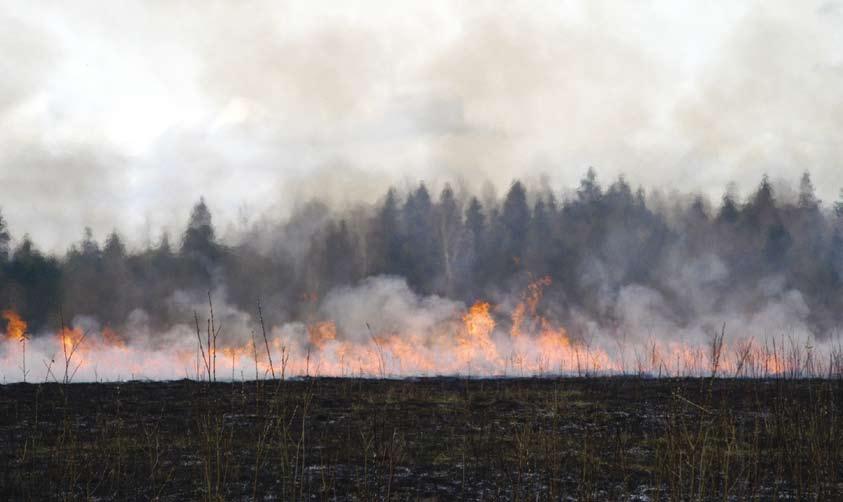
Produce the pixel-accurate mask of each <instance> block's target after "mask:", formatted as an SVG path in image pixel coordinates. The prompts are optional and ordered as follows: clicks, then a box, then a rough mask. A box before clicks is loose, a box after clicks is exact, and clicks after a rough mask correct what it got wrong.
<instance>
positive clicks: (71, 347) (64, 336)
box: [58, 327, 85, 354]
mask: <svg viewBox="0 0 843 502" xmlns="http://www.w3.org/2000/svg"><path fill="white" fill-rule="evenodd" d="M58 338H59V343H60V344H61V345H62V349H63V350H64V351H65V353H67V354H71V353H73V352H74V351H76V350H77V349H78V348H79V347H81V346H82V342H83V341H84V340H85V333H84V332H83V331H82V328H78V327H77V328H70V327H65V328H63V329H61V330H60V331H59V333H58Z"/></svg>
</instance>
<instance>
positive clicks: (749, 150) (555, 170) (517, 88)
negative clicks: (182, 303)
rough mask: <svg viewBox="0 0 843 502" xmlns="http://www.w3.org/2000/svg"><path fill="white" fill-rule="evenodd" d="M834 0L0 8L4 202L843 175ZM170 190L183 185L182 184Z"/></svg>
mask: <svg viewBox="0 0 843 502" xmlns="http://www.w3.org/2000/svg"><path fill="white" fill-rule="evenodd" d="M842 28H843V9H841V6H840V4H839V3H837V2H834V1H820V2H808V3H804V2H800V3H799V4H796V3H794V2H763V3H760V2H722V3H718V4H717V5H716V6H714V7H710V6H708V5H706V6H702V5H699V4H698V3H696V2H647V3H639V4H630V5H621V6H619V5H617V3H615V2H570V3H560V2H506V3H497V2H488V3H486V2H481V3H477V2H473V3H471V4H455V3H453V2H424V3H417V4H415V5H409V6H408V5H402V6H396V5H393V4H392V3H390V2H368V3H367V4H366V6H364V7H360V6H351V5H347V4H345V3H332V2H324V3H319V4H317V5H314V4H313V3H312V2H283V3H280V4H279V3H278V2H262V1H254V2H249V4H248V7H245V6H240V5H237V6H235V5H230V4H226V3H222V2H213V3H210V4H209V3H207V2H192V1H178V2H166V3H160V2H123V3H121V5H120V6H119V7H118V6H116V5H114V6H106V7H103V6H102V5H101V3H100V2H81V3H77V4H76V5H74V7H73V8H72V9H71V8H69V7H65V6H61V5H59V4H54V3H46V2H43V3H42V2H12V3H9V4H5V5H4V6H3V7H2V8H0V33H2V35H0V47H1V48H2V49H3V54H4V55H5V56H6V57H4V58H3V62H2V63H0V65H2V66H0V69H2V70H3V75H5V77H4V79H3V82H2V83H0V206H2V209H3V212H4V215H5V217H6V219H7V220H8V221H9V223H10V224H11V225H12V226H13V227H14V228H15V229H16V233H15V236H16V238H20V237H21V236H22V235H23V234H25V233H27V234H29V235H30V236H31V237H32V239H33V240H34V242H36V243H37V244H38V245H39V246H40V247H41V248H42V249H45V250H47V251H50V252H55V253H63V252H64V251H65V250H66V249H67V247H68V246H69V245H70V244H71V243H73V242H75V241H77V240H78V238H79V236H80V235H81V234H82V231H83V229H84V228H85V227H86V226H88V227H91V229H92V231H93V234H94V236H95V237H96V238H98V239H99V240H103V239H104V238H105V236H106V235H107V234H108V233H109V232H110V231H111V230H112V229H114V228H118V229H119V230H120V231H121V233H122V234H123V235H124V238H125V239H126V240H127V242H128V244H129V245H130V247H133V248H140V247H143V246H145V245H147V244H148V243H149V242H154V241H156V240H158V239H159V238H160V229H162V228H169V229H170V230H171V231H174V232H175V231H178V227H179V225H180V224H181V223H182V221H183V220H184V219H186V218H187V216H188V214H189V211H190V207H191V205H192V204H193V203H194V202H195V201H196V200H197V199H198V198H199V196H201V195H205V196H206V197H208V198H209V200H212V201H213V202H214V207H215V216H216V222H217V225H218V227H219V229H220V234H221V235H222V236H223V237H227V236H228V233H229V232H228V230H229V228H231V229H237V228H239V227H242V226H243V221H244V220H248V222H249V223H252V222H253V221H254V220H257V219H260V218H262V217H264V215H266V214H268V215H269V217H271V218H274V219H278V218H282V217H283V218H286V217H289V215H290V213H291V211H292V209H293V208H294V207H296V206H297V205H300V204H304V203H306V202H307V201H308V200H309V199H310V198H313V197H316V198H319V199H321V200H323V201H325V202H326V203H328V204H330V205H331V206H332V207H339V208H344V207H347V206H349V205H353V204H354V203H356V202H359V201H364V202H367V203H372V202H374V201H375V200H376V198H377V197H379V196H380V195H381V194H382V193H383V192H384V191H385V190H386V188H387V187H388V186H390V185H396V186H399V187H404V188H406V186H411V185H413V184H414V183H416V182H417V181H418V180H419V179H423V180H425V181H427V182H428V184H429V185H430V186H431V187H432V188H433V187H436V188H440V187H441V186H442V185H443V184H444V183H445V182H450V183H452V185H454V186H458V185H459V186H465V187H466V188H467V189H469V190H471V191H472V192H474V193H479V192H481V190H482V187H483V185H484V183H486V182H490V183H492V184H493V185H494V186H495V187H496V189H497V191H498V193H503V192H504V191H505V190H506V189H507V187H508V184H509V182H510V181H511V180H512V179H513V178H520V179H522V180H524V181H528V182H531V181H532V182H535V183H540V182H541V180H542V177H543V176H544V177H546V178H547V181H548V182H549V183H550V184H551V185H552V186H555V187H563V186H567V187H573V186H575V185H576V183H577V180H578V179H579V177H580V176H581V174H582V172H584V171H585V169H586V168H587V167H588V166H590V165H594V166H598V167H599V168H600V172H601V174H602V175H603V176H605V177H606V179H614V178H616V177H617V175H619V174H621V173H623V174H625V175H626V176H627V179H628V180H629V181H630V182H631V183H633V184H635V185H638V184H641V185H643V186H647V187H654V188H658V187H661V188H665V187H671V188H676V189H679V190H680V191H682V192H696V191H700V192H703V193H705V194H706V195H708V196H709V197H711V198H717V197H719V195H720V194H721V193H722V191H723V190H724V189H725V187H726V186H727V185H728V184H729V183H731V182H734V183H735V187H736V190H737V191H738V192H739V193H740V194H741V195H743V196H746V195H747V194H749V193H750V192H751V191H752V190H754V188H755V186H756V185H757V183H758V180H759V179H760V177H761V176H762V175H763V174H765V173H766V174H768V175H769V176H770V178H771V179H772V180H773V181H774V182H777V181H778V180H793V179H795V178H797V177H798V176H799V174H800V173H801V172H802V171H804V170H809V171H811V173H812V175H813V179H814V182H815V184H816V189H817V193H818V197H819V198H820V199H822V200H826V201H832V200H834V199H835V198H836V196H837V189H838V187H839V186H841V185H843V178H841V176H843V175H841V172H843V170H841V169H840V165H839V159H840V158H841V156H842V155H841V154H843V152H842V151H841V148H843V147H841V142H840V141H839V131H840V130H841V126H843V124H841V121H842V120H843V118H841V117H843V113H841V106H843V101H841V94H840V92H839V89H840V88H841V84H843V57H841V54H842V53H843V52H841V47H843V40H841V37H843V35H841V33H843V29H842ZM174 195H177V196H174Z"/></svg>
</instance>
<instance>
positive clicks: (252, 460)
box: [0, 377, 843, 500]
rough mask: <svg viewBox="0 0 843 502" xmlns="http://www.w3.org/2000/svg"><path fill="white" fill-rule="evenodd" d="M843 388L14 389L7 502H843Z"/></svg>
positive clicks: (1, 446) (4, 459)
mask: <svg viewBox="0 0 843 502" xmlns="http://www.w3.org/2000/svg"><path fill="white" fill-rule="evenodd" d="M841 398H843V383H841V382H840V381H820V380H728V379H717V380H710V379H679V380H674V379H646V378H633V377H622V378H621V377H618V378H559V379H549V378H546V379H487V380H477V379H471V380H467V379H460V378H425V379H412V380H360V379H321V378H320V379H307V380H296V381H286V382H270V381H264V382H238V383H214V384H211V385H208V384H206V383H199V382H192V381H176V382H128V383H92V384H82V383H79V384H69V385H60V384H13V385H5V386H0V499H3V500H43V499H90V500H149V499H156V498H157V499H160V500H253V499H261V500H304V499H313V500H454V499H463V500H500V499H507V500H516V499H517V500H560V499H561V500H745V499H749V498H755V499H757V500H776V499H805V500H841V499H843V418H841V415H843V414H842V413H841V410H840V404H841Z"/></svg>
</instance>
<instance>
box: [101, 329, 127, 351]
mask: <svg viewBox="0 0 843 502" xmlns="http://www.w3.org/2000/svg"><path fill="white" fill-rule="evenodd" d="M102 341H103V343H104V344H105V345H106V346H109V347H115V348H118V349H125V348H126V342H124V341H123V339H122V338H120V336H119V335H118V334H117V333H115V332H114V330H112V329H111V328H109V327H108V326H106V327H105V328H103V330H102Z"/></svg>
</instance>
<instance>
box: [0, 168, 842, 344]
mask: <svg viewBox="0 0 843 502" xmlns="http://www.w3.org/2000/svg"><path fill="white" fill-rule="evenodd" d="M209 202H210V201H209ZM209 202H206V201H205V200H204V199H201V200H199V201H198V202H197V203H196V204H195V206H194V207H193V210H192V212H191V214H190V216H189V219H188V221H187V222H186V223H185V224H184V225H183V227H182V228H183V229H184V230H183V232H182V233H181V235H179V236H178V237H177V238H171V237H170V236H169V235H168V234H166V233H165V234H163V236H162V238H161V239H160V241H159V242H156V243H154V244H152V245H149V246H147V247H143V248H139V249H129V248H128V247H127V244H126V239H125V238H124V237H123V236H121V234H120V231H119V229H116V230H114V231H113V232H112V233H111V234H110V235H108V237H107V238H106V239H105V241H104V242H103V243H100V242H97V240H95V239H94V238H93V236H92V232H91V230H90V229H86V230H85V232H84V235H83V236H82V238H81V240H80V241H79V242H77V243H75V244H73V245H72V246H70V248H69V249H68V250H67V251H66V253H65V254H64V255H63V256H56V255H51V254H46V253H43V252H41V251H39V250H38V249H37V247H36V246H35V244H33V242H32V241H31V240H30V239H29V237H28V236H26V235H23V236H21V237H19V238H18V239H15V240H14V241H13V240H12V238H11V237H12V234H13V232H14V231H15V229H12V228H8V226H7V225H6V223H5V222H4V221H3V219H2V215H0V306H2V307H3V308H10V309H14V310H16V311H17V312H19V313H20V314H21V315H22V316H23V317H24V318H25V319H27V321H28V322H29V325H30V331H31V332H32V333H34V334H35V335H37V334H39V333H41V332H45V331H48V330H51V329H53V330H54V329H56V328H57V327H58V325H59V323H63V322H66V321H67V320H69V319H72V318H73V317H74V316H77V315H85V316H91V317H94V318H96V319H98V320H99V322H101V323H102V325H104V326H110V327H112V328H114V329H117V330H119V329H120V328H121V327H122V326H123V325H124V324H125V323H126V322H127V320H128V319H129V318H130V317H131V316H132V315H133V313H134V314H135V315H136V314H137V312H143V313H144V316H145V319H147V320H148V322H149V324H150V325H151V326H152V327H153V328H156V327H157V328H160V329H165V328H166V327H167V326H169V325H171V324H172V323H175V322H185V321H187V320H185V319H178V318H175V317H177V316H178V315H179V314H178V312H176V311H175V310H174V309H173V306H172V303H173V302H172V298H173V296H174V294H176V293H177V292H178V291H199V292H207V291H209V290H212V289H214V290H216V289H219V288H222V289H223V290H224V291H225V296H226V299H227V301H228V302H230V303H231V304H232V305H234V306H236V307H237V308H239V309H241V310H243V311H246V312H251V311H253V310H254V307H255V305H256V303H257V302H258V301H261V302H262V303H263V304H264V305H267V306H270V307H271V308H267V309H266V311H267V316H268V317H269V318H270V322H279V321H287V320H295V319H299V318H301V317H302V316H303V315H305V311H306V309H307V308H310V305H311V304H312V302H313V301H314V299H316V298H320V297H322V296H323V295H325V294H326V293H327V292H328V291H330V290H331V289H333V288H336V287H340V286H344V285H353V284H356V283H359V282H360V281H361V280H363V279H365V278H367V277H372V276H377V275H390V276H399V277H403V278H404V279H406V281H407V283H408V285H409V287H410V288H411V289H412V290H413V291H414V292H416V293H418V294H420V295H439V296H442V297H446V298H450V299H454V300H459V301H463V302H465V303H466V304H470V303H471V302H473V301H475V300H476V299H479V298H485V299H489V300H491V301H495V300H496V299H498V298H501V297H502V296H504V295H506V294H507V293H508V292H511V291H513V290H517V289H518V288H521V287H523V286H524V285H525V284H527V283H528V282H529V281H531V280H534V279H535V278H537V277H548V278H549V279H550V281H548V282H549V287H548V288H547V291H546V293H545V294H546V297H547V298H548V302H547V305H548V306H547V307H546V308H548V309H550V310H552V312H550V314H551V315H553V316H554V317H555V318H557V319H560V320H563V321H564V320H566V319H569V318H570V317H571V315H572V313H573V312H579V313H584V314H585V315H586V316H588V317H589V318H591V319H596V320H598V322H599V323H601V324H604V325H611V324H612V323H613V322H616V316H617V312H615V302H614V300H615V299H616V297H617V295H618V292H619V291H620V290H621V289H622V288H623V287H624V286H627V285H640V286H644V287H647V288H650V289H651V290H654V291H657V292H659V293H661V294H662V295H663V296H664V298H666V299H667V301H668V310H669V312H667V313H665V315H667V316H669V317H670V318H671V319H672V320H673V321H674V322H676V323H677V324H678V325H682V324H683V323H687V322H690V321H691V320H693V319H694V318H695V317H696V316H698V315H700V314H701V313H702V311H705V312H717V311H719V310H723V311H726V310H729V311H734V310H738V311H752V310H753V309H755V310H758V309H762V308H763V307H764V304H765V302H767V301H769V299H770V298H771V297H772V296H775V295H780V294H783V293H784V292H793V291H795V292H798V294H799V295H800V304H802V303H801V302H804V308H805V310H806V318H807V322H808V323H809V325H810V326H811V330H812V331H813V333H814V334H815V335H816V336H817V337H825V336H828V335H830V334H833V333H836V330H837V329H838V327H839V326H840V325H841V321H843V287H841V286H843V191H841V198H840V200H838V201H834V202H832V203H829V204H823V203H822V202H821V201H820V200H818V199H817V197H816V195H815V191H814V187H813V185H812V182H811V178H810V175H809V174H808V173H807V172H806V173H804V174H803V175H802V177H801V179H800V180H799V183H798V187H797V188H796V189H791V190H789V191H788V193H785V194H779V193H778V192H777V191H776V190H775V189H774V187H773V184H772V183H771V182H770V181H769V180H768V178H767V177H766V176H765V177H764V178H763V179H762V180H761V181H760V183H759V185H758V186H757V189H755V190H754V191H753V192H752V193H751V194H750V195H749V196H747V197H745V198H743V199H741V198H739V197H738V196H737V195H735V194H734V192H733V190H727V191H726V193H725V194H724V195H723V196H722V199H721V200H720V201H718V202H717V203H712V202H710V201H709V200H708V199H707V198H705V197H704V196H702V195H694V194H690V195H676V194H673V195H669V196H668V195H664V194H663V193H661V192H658V191H654V192H651V193H650V194H649V195H648V194H647V193H645V191H644V189H642V188H638V189H633V187H632V186H631V185H630V184H629V183H628V182H627V181H626V180H625V179H624V178H623V177H621V178H619V179H617V180H615V181H613V182H611V183H610V184H608V185H607V186H603V185H601V183H600V182H599V181H598V177H597V174H596V172H595V171H594V170H593V169H589V170H588V172H587V173H586V175H585V176H584V177H583V178H582V180H581V181H580V183H579V186H578V187H576V189H575V190H570V191H569V192H565V193H564V194H563V192H562V191H555V190H551V189H548V188H545V187H541V188H534V189H528V188H527V187H526V186H525V184H523V183H521V182H519V181H514V182H512V184H511V185H510V186H509V187H508V191H507V192H506V193H505V196H504V197H503V198H502V199H498V198H495V197H492V196H488V195H487V196H483V197H478V196H475V195H472V194H470V193H467V191H466V190H464V189H458V190H455V189H454V188H452V186H451V185H447V184H446V185H445V186H444V188H443V189H442V190H441V192H440V193H438V194H432V193H431V192H430V191H429V190H428V188H427V187H426V185H425V184H424V183H419V184H418V185H417V186H416V187H413V188H412V189H409V190H403V191H399V190H397V189H390V190H389V191H388V192H387V193H386V194H384V195H383V196H382V197H381V198H380V199H379V201H378V202H377V203H376V204H373V205H366V204H362V203H361V204H360V205H358V206H355V207H353V208H349V209H344V210H335V209H332V208H330V207H329V205H328V204H327V203H324V202H321V201H319V200H313V201H311V202H308V203H307V204H303V205H301V206H300V207H299V208H298V209H297V210H296V211H295V212H294V213H293V214H292V215H291V216H290V217H289V218H288V219H285V220H283V221H282V220H280V219H272V218H264V219H262V220H260V221H259V222H256V223H254V224H252V225H251V227H250V228H248V230H246V231H244V232H241V235H239V236H238V237H237V238H236V239H227V240H226V241H225V242H223V240H222V239H220V238H219V236H218V233H217V231H216V229H215V225H214V223H213V220H212V211H211V205H210V203H209ZM13 242H15V243H16V244H15V245H14V246H12V245H11V244H12V243H13ZM699 291H705V292H706V295H705V298H706V299H707V300H706V301H699V296H700V295H699V294H697V293H698V292H699ZM708 298H714V299H713V300H708ZM569 331H570V332H571V333H572V334H574V335H576V324H575V323H573V324H572V325H571V326H570V327H569Z"/></svg>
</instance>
